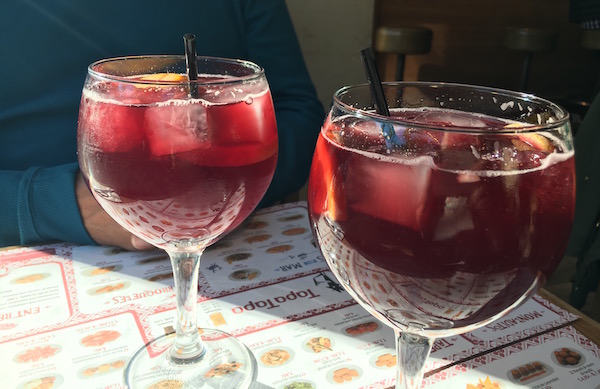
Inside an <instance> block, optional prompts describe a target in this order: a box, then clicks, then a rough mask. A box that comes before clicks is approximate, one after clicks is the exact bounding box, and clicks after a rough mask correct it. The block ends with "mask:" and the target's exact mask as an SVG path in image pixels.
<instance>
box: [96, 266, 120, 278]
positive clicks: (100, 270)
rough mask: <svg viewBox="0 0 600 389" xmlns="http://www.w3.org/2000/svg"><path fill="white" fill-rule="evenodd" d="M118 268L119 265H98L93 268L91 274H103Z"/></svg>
mask: <svg viewBox="0 0 600 389" xmlns="http://www.w3.org/2000/svg"><path fill="white" fill-rule="evenodd" d="M116 268H117V266H115V265H111V266H103V267H97V268H95V269H92V270H91V271H90V275H91V276H98V275H101V274H106V273H110V272H111V271H114V270H115V269H116Z"/></svg>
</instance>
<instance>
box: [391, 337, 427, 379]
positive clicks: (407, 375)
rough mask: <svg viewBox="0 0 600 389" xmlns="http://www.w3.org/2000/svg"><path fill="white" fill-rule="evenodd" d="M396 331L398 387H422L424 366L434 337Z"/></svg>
mask: <svg viewBox="0 0 600 389" xmlns="http://www.w3.org/2000/svg"><path fill="white" fill-rule="evenodd" d="M395 333H396V350H397V355H398V366H397V371H396V389H416V388H420V387H421V385H422V382H423V373H424V371H423V368H424V367H425V361H427V357H428V356H429V353H430V352H431V346H432V345H433V342H434V339H431V338H427V337H425V336H420V335H413V334H410V333H408V332H400V331H398V330H395Z"/></svg>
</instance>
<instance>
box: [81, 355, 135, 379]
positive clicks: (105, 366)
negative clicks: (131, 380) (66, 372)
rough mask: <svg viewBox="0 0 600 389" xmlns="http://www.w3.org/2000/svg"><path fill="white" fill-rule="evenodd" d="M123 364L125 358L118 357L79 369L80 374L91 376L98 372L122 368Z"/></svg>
mask: <svg viewBox="0 0 600 389" xmlns="http://www.w3.org/2000/svg"><path fill="white" fill-rule="evenodd" d="M123 366H125V360H123V359H119V360H117V361H114V362H111V363H102V364H100V365H98V366H92V367H88V368H85V369H83V370H82V371H81V375H82V376H84V377H92V376H96V375H98V374H103V373H109V372H112V371H115V370H119V369H122V368H123Z"/></svg>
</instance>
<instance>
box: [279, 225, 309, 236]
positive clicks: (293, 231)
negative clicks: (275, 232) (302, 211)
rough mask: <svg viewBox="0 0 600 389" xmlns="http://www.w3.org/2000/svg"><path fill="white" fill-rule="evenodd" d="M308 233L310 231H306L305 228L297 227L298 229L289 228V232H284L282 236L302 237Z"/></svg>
mask: <svg viewBox="0 0 600 389" xmlns="http://www.w3.org/2000/svg"><path fill="white" fill-rule="evenodd" d="M306 231H308V229H306V228H304V227H296V228H289V229H287V230H284V231H283V232H282V233H281V234H282V235H285V236H293V235H302V234H304V233H305V232H306Z"/></svg>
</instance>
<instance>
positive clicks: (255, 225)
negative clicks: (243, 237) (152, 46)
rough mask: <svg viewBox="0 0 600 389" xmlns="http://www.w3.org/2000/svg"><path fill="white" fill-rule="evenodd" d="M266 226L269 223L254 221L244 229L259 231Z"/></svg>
mask: <svg viewBox="0 0 600 389" xmlns="http://www.w3.org/2000/svg"><path fill="white" fill-rule="evenodd" d="M268 225H269V223H267V222H265V221H262V220H256V221H252V222H250V223H248V224H246V229H248V230H260V229H261V228H265V227H266V226H268Z"/></svg>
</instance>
